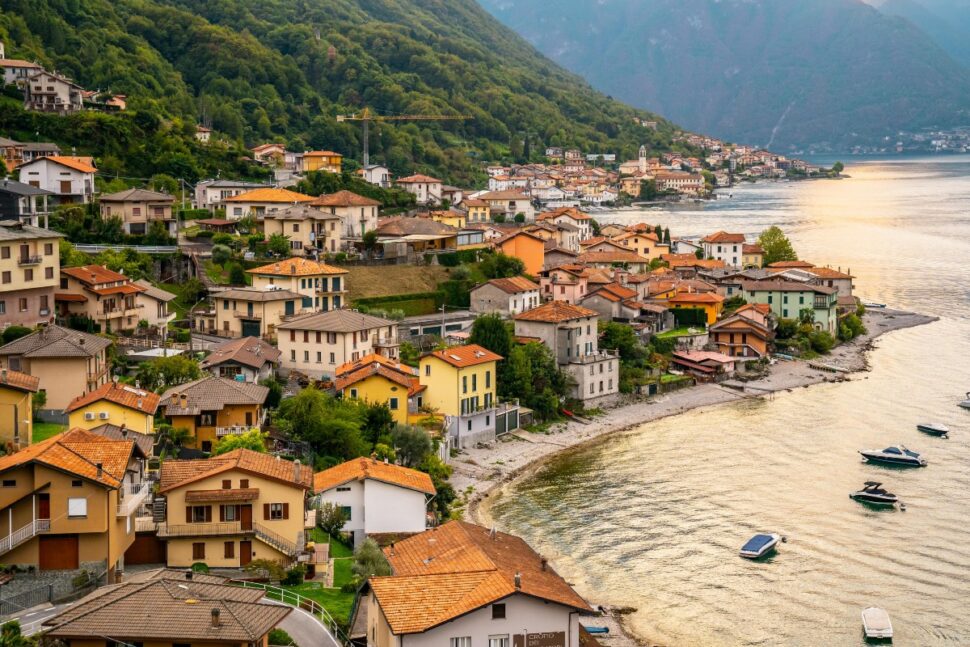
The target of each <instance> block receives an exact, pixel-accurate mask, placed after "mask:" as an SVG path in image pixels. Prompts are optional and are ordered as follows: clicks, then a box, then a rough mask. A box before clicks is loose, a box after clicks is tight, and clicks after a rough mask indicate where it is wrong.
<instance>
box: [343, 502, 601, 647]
mask: <svg viewBox="0 0 970 647" xmlns="http://www.w3.org/2000/svg"><path fill="white" fill-rule="evenodd" d="M384 554H385V555H386V557H387V560H388V562H389V563H390V565H391V571H392V574H391V575H389V576H383V577H372V578H370V579H369V580H368V581H367V583H366V584H365V585H364V587H363V588H362V589H361V591H360V593H359V594H358V601H357V603H356V604H355V605H354V609H355V617H354V619H353V621H352V622H351V625H352V626H354V627H357V626H360V627H362V629H363V630H364V632H366V640H367V644H368V645H372V646H373V647H402V646H403V645H405V644H407V645H452V647H469V646H472V645H480V646H485V645H488V646H489V647H511V646H516V647H529V646H531V647H577V646H579V645H581V644H582V643H581V641H580V637H579V636H580V625H579V614H581V613H584V614H585V613H591V612H592V609H591V608H590V607H589V605H587V604H586V602H585V601H584V600H583V598H581V597H580V596H579V595H578V594H577V593H576V592H575V591H574V590H573V589H572V587H571V586H570V585H569V584H567V583H566V581H565V580H564V579H563V578H562V577H560V576H559V574H558V573H556V572H555V571H554V570H553V568H552V567H551V566H550V565H549V563H548V560H547V559H546V558H545V557H543V556H541V555H539V554H538V553H536V552H535V551H534V550H532V549H531V548H530V547H529V546H528V544H526V543H525V542H524V541H522V540H521V539H519V538H518V537H514V536H512V535H508V534H505V533H502V532H497V531H496V530H495V529H491V530H489V529H488V528H483V527H482V526H476V525H474V524H471V523H468V522H464V521H450V522H448V523H446V524H444V525H443V526H440V527H438V528H435V529H432V530H427V531H425V532H423V533H421V534H419V535H415V536H413V537H409V538H407V539H404V540H401V541H398V542H395V543H394V544H393V545H392V546H388V547H387V548H385V549H384ZM365 614H366V616H365ZM355 638H357V636H355ZM359 638H360V640H361V641H363V640H364V636H360V637H359Z"/></svg>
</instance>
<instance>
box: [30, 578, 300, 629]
mask: <svg viewBox="0 0 970 647" xmlns="http://www.w3.org/2000/svg"><path fill="white" fill-rule="evenodd" d="M213 580H216V581H220V580H221V581H220V582H219V583H215V582H213ZM265 595H266V593H265V591H263V590H261V589H243V588H241V587H238V586H229V585H228V579H227V578H216V577H214V576H212V575H202V574H201V573H192V572H185V573H182V572H175V571H163V573H162V574H161V576H160V577H154V578H152V579H150V580H148V581H141V580H138V581H131V582H125V583H124V584H121V585H119V586H117V587H115V588H111V589H108V590H105V589H98V590H96V591H94V592H93V593H91V594H89V595H88V596H87V597H84V598H81V599H80V600H78V601H77V602H74V603H73V605H72V606H68V607H65V608H64V609H62V610H61V611H60V612H59V613H58V614H57V615H55V616H54V617H53V618H49V619H46V620H44V622H43V625H44V629H45V632H44V635H45V636H49V637H50V640H54V641H57V643H58V644H60V645H64V646H65V647H112V646H113V645H159V646H161V645H179V646H180V647H239V646H240V645H259V646H262V645H267V644H269V642H268V641H269V632H270V631H271V630H272V629H273V628H275V627H278V626H280V623H281V622H283V620H284V619H285V618H286V617H287V616H288V615H289V614H290V613H293V608H292V607H289V606H286V605H280V604H278V603H273V602H267V601H264V600H263V597H264V596H265ZM106 636H110V637H111V638H110V639H109V638H107V637H106Z"/></svg>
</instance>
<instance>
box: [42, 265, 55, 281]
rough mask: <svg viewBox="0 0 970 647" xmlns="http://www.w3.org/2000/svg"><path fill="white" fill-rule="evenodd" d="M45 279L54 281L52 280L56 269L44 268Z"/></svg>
mask: <svg viewBox="0 0 970 647" xmlns="http://www.w3.org/2000/svg"><path fill="white" fill-rule="evenodd" d="M44 278H45V279H52V278H54V268H53V267H45V268H44Z"/></svg>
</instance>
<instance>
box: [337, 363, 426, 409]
mask: <svg viewBox="0 0 970 647" xmlns="http://www.w3.org/2000/svg"><path fill="white" fill-rule="evenodd" d="M334 386H335V388H336V389H337V392H338V393H340V394H342V395H343V397H345V398H354V399H359V400H363V401H364V402H370V403H378V404H386V405H387V407H388V408H389V409H390V410H391V415H392V416H393V417H394V422H396V423H398V424H400V425H406V424H408V423H412V422H414V421H415V420H416V419H417V418H419V417H420V415H421V414H420V409H421V407H422V405H423V404H424V395H423V394H424V390H425V388H426V387H424V386H423V385H422V384H421V383H420V381H419V380H418V372H417V370H415V369H413V368H411V367H410V366H407V365H406V364H401V363H399V362H396V361H394V360H392V359H388V358H386V357H384V356H383V355H377V354H376V353H372V354H370V355H367V356H366V357H363V358H361V359H359V360H357V361H356V362H348V363H346V364H343V365H342V366H339V367H337V378H336V380H335V383H334Z"/></svg>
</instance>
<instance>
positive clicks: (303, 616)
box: [263, 598, 341, 647]
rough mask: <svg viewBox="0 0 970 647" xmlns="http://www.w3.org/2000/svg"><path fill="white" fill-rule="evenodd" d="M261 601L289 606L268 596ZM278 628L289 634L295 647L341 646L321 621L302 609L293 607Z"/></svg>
mask: <svg viewBox="0 0 970 647" xmlns="http://www.w3.org/2000/svg"><path fill="white" fill-rule="evenodd" d="M263 602H270V603H272V604H278V605H280V606H289V605H287V604H283V603H282V602H279V601H277V600H270V599H269V598H263ZM278 628H279V629H282V630H283V631H285V632H286V633H288V634H290V638H292V639H293V641H294V642H295V643H296V644H297V647H341V645H340V643H339V642H337V640H336V639H335V638H334V637H333V636H332V635H331V634H330V632H329V631H328V630H327V628H326V627H325V626H323V623H321V622H320V621H319V620H317V619H316V618H314V617H313V616H312V615H310V614H309V613H307V612H306V611H304V610H303V609H298V608H296V607H293V612H292V613H291V614H290V615H288V616H286V617H285V618H283V622H281V623H280V624H279V625H278Z"/></svg>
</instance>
